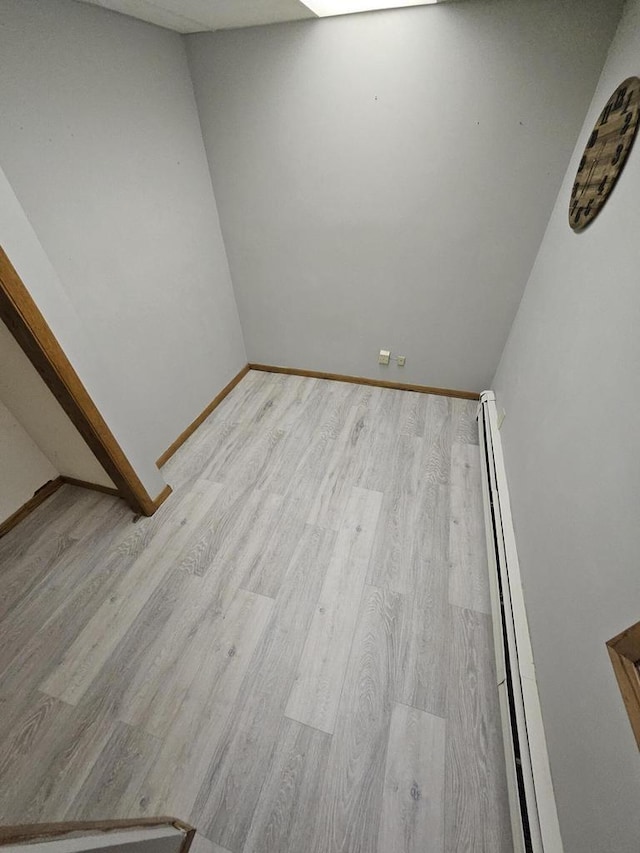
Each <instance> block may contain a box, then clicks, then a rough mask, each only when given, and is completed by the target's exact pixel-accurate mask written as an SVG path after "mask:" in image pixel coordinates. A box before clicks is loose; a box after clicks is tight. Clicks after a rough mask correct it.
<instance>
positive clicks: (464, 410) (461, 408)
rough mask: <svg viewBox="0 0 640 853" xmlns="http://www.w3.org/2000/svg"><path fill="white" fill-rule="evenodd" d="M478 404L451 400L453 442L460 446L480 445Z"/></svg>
mask: <svg viewBox="0 0 640 853" xmlns="http://www.w3.org/2000/svg"><path fill="white" fill-rule="evenodd" d="M477 408H478V404H477V402H474V401H472V400H460V399H452V400H451V412H452V426H453V431H452V434H451V441H452V442H453V443H459V444H478V443H479V437H478V422H477V421H476V411H477Z"/></svg>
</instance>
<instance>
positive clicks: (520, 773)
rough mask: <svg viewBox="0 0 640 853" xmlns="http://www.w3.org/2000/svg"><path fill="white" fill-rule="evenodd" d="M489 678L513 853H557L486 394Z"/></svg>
mask: <svg viewBox="0 0 640 853" xmlns="http://www.w3.org/2000/svg"><path fill="white" fill-rule="evenodd" d="M478 430H479V433H480V455H481V467H482V488H483V499H484V510H485V526H486V532H487V555H488V562H489V579H490V583H491V602H492V613H493V634H494V642H495V651H496V670H497V679H498V692H499V695H500V709H501V713H502V724H503V735H504V746H505V758H506V763H507V781H508V789H509V805H510V810H511V820H512V825H513V834H514V851H515V853H563V846H562V839H561V836H560V826H559V822H558V814H557V810H556V801H555V796H554V792H553V784H552V780H551V770H550V767H549V755H548V751H547V742H546V738H545V734H544V726H543V723H542V713H541V709H540V700H539V696H538V687H537V683H536V673H535V667H534V663H533V653H532V650H531V640H530V636H529V625H528V622H527V614H526V609H525V603H524V595H523V589H522V581H521V577H520V565H519V563H518V553H517V549H516V541H515V534H514V529H513V520H512V517H511V506H510V502H509V488H508V485H507V477H506V469H505V465H504V457H503V454H502V442H501V440H500V433H499V430H498V417H497V410H496V404H495V394H494V393H493V391H484V392H483V393H482V394H481V395H480V403H479V405H478Z"/></svg>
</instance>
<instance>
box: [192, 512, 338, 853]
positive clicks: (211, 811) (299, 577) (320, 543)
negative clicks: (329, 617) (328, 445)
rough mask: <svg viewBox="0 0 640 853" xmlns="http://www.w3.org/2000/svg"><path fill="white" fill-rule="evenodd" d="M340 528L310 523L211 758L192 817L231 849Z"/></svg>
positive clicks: (260, 774)
mask: <svg viewBox="0 0 640 853" xmlns="http://www.w3.org/2000/svg"><path fill="white" fill-rule="evenodd" d="M335 536H336V534H335V533H334V532H333V531H329V530H323V529H321V528H315V527H307V528H306V530H305V532H304V535H303V536H302V538H301V540H300V542H299V544H298V547H297V548H296V551H295V553H294V555H293V557H292V559H291V563H290V565H289V568H288V571H287V574H286V576H285V579H284V581H283V584H282V588H281V590H280V592H279V593H278V597H277V599H276V602H275V605H274V610H273V615H272V618H271V622H270V624H269V626H268V627H267V630H266V631H265V634H264V637H263V640H262V642H261V644H260V647H259V648H258V649H257V650H256V652H255V655H254V657H253V660H252V661H251V664H250V666H249V669H248V671H247V674H246V677H245V680H244V683H243V685H242V690H241V691H240V693H239V695H238V698H237V700H236V703H235V706H234V708H233V710H232V712H231V714H230V715H229V717H228V719H227V722H226V725H225V729H224V733H223V734H222V736H221V737H220V739H219V742H218V744H217V747H216V750H215V752H214V753H213V755H212V757H211V760H210V762H209V767H208V769H207V772H206V774H205V776H204V777H203V778H202V779H201V788H200V793H199V795H198V799H197V801H196V803H195V806H194V808H193V811H192V812H191V815H190V819H191V820H192V822H193V823H194V825H196V826H199V827H200V828H201V830H202V832H203V834H204V835H206V837H207V838H211V839H212V840H214V841H216V842H217V843H218V844H221V845H222V846H223V847H226V848H228V849H229V850H234V851H235V850H242V847H243V845H244V842H245V840H246V838H247V834H248V832H249V827H250V825H251V821H252V818H253V813H254V810H255V807H256V804H257V802H258V797H259V796H260V791H261V788H262V784H263V781H264V779H265V776H266V774H267V772H268V769H269V762H270V759H271V754H272V751H273V748H274V745H275V743H276V739H277V736H278V731H279V729H280V725H281V722H282V716H283V713H284V708H285V705H286V702H287V697H288V695H289V692H290V690H291V686H292V684H293V679H294V677H295V673H296V669H297V666H298V661H299V659H300V655H301V653H302V646H303V644H304V638H305V636H306V634H307V632H308V630H309V625H310V623H311V619H312V617H313V611H314V607H315V605H316V602H317V600H318V596H319V594H320V588H321V586H322V581H323V579H324V576H325V573H326V571H327V567H328V565H329V561H330V559H331V555H332V553H333V550H334V545H335Z"/></svg>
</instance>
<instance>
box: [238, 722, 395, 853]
mask: <svg viewBox="0 0 640 853" xmlns="http://www.w3.org/2000/svg"><path fill="white" fill-rule="evenodd" d="M330 744H331V735H328V734H326V733H325V732H321V731H318V730H317V729H312V728H309V727H308V726H303V725H302V724H300V723H297V722H295V720H289V719H286V718H285V719H284V720H283V723H282V727H281V730H280V733H279V736H278V741H277V744H276V746H275V749H274V753H273V758H272V761H271V765H270V767H269V772H268V774H267V778H266V779H265V782H264V785H263V786H262V793H261V794H260V800H259V801H258V806H257V808H256V811H255V813H254V816H253V821H252V822H251V829H250V831H249V836H248V838H247V841H246V843H245V845H244V848H243V853H299V851H302V850H308V849H309V847H310V844H311V839H310V837H309V828H310V827H312V826H313V824H314V819H313V814H314V811H315V809H316V808H317V804H318V801H319V798H320V793H321V788H322V784H323V781H324V774H325V771H326V767H327V761H328V758H329V747H330ZM389 849H391V848H389Z"/></svg>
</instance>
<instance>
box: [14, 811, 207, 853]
mask: <svg viewBox="0 0 640 853" xmlns="http://www.w3.org/2000/svg"><path fill="white" fill-rule="evenodd" d="M159 826H173V827H175V829H179V830H181V831H182V832H184V833H185V838H184V841H183V843H182V847H181V851H180V853H187V851H188V850H189V848H190V847H191V842H192V841H193V838H194V836H195V834H196V830H195V828H194V827H192V826H191V825H190V824H188V823H184V821H181V820H178V819H177V818H174V817H140V818H137V819H135V818H134V819H132V820H129V819H125V820H89V821H85V820H74V821H63V822H61V823H29V824H23V825H19V826H1V827H0V845H1V846H3V847H4V846H6V845H9V844H19V843H21V842H29V841H35V840H36V839H39V840H47V839H48V840H52V839H54V838H57V837H59V836H61V835H68V834H69V833H72V832H78V833H87V832H112V831H114V830H123V829H149V828H153V827H159ZM26 849H28V848H25V850H26Z"/></svg>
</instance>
